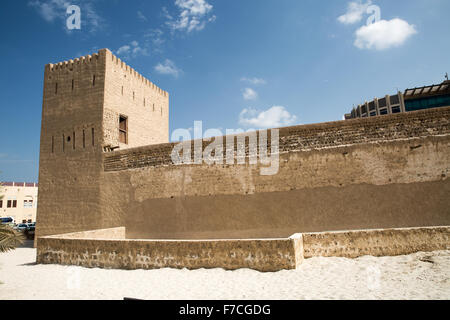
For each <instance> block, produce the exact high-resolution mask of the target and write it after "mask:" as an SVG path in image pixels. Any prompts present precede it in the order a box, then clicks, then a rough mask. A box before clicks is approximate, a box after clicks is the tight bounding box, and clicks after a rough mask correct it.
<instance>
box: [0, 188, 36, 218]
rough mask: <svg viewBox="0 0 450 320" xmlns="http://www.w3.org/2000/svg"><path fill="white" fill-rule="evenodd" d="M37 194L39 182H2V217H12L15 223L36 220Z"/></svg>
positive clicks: (0, 194)
mask: <svg viewBox="0 0 450 320" xmlns="http://www.w3.org/2000/svg"><path fill="white" fill-rule="evenodd" d="M37 196H38V184H37V183H34V182H1V190H0V217H1V218H6V217H11V218H13V219H14V222H15V223H25V222H26V223H31V222H36V208H37Z"/></svg>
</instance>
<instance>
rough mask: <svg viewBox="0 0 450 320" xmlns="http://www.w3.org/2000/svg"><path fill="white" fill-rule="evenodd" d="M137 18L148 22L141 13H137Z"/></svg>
mask: <svg viewBox="0 0 450 320" xmlns="http://www.w3.org/2000/svg"><path fill="white" fill-rule="evenodd" d="M137 16H138V18H139V20H141V21H147V17H146V16H145V15H144V14H143V13H142V12H141V11H138V12H137Z"/></svg>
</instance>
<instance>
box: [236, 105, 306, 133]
mask: <svg viewBox="0 0 450 320" xmlns="http://www.w3.org/2000/svg"><path fill="white" fill-rule="evenodd" d="M239 123H240V124H241V125H243V126H246V127H256V128H277V127H285V126H290V125H293V124H296V123H297V117H296V116H295V115H292V114H290V113H289V112H288V111H287V110H286V109H285V108H284V107H282V106H273V107H272V108H270V109H268V110H266V111H257V110H255V109H251V108H250V109H243V110H242V111H241V113H240V114H239Z"/></svg>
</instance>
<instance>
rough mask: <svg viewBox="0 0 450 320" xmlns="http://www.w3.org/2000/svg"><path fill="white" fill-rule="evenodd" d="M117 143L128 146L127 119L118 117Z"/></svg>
mask: <svg viewBox="0 0 450 320" xmlns="http://www.w3.org/2000/svg"><path fill="white" fill-rule="evenodd" d="M119 142H120V143H125V144H128V118H127V117H126V116H122V115H121V116H119Z"/></svg>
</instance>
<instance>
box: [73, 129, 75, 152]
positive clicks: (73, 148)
mask: <svg viewBox="0 0 450 320" xmlns="http://www.w3.org/2000/svg"><path fill="white" fill-rule="evenodd" d="M73 150H75V131H74V132H73Z"/></svg>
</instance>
